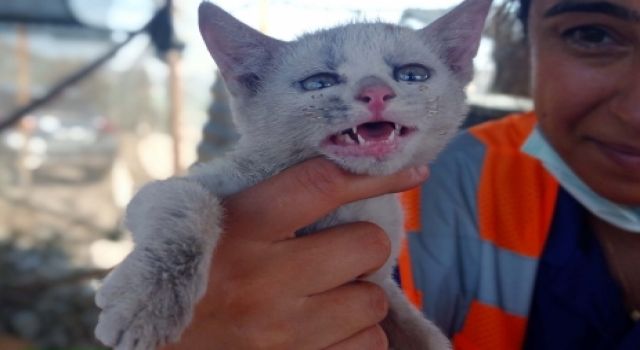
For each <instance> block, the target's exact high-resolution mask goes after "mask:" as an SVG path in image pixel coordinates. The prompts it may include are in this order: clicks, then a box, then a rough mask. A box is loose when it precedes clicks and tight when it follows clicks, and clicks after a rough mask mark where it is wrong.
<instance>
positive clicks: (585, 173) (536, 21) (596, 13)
mask: <svg viewBox="0 0 640 350" xmlns="http://www.w3.org/2000/svg"><path fill="white" fill-rule="evenodd" d="M529 33H530V40H531V48H532V63H533V65H532V67H533V93H534V100H535V106H536V112H537V114H538V116H539V120H540V127H541V128H542V131H543V133H544V134H545V136H546V137H547V138H548V140H549V142H550V143H551V144H552V145H553V146H554V148H555V149H556V150H557V152H558V153H559V154H560V156H561V157H562V158H563V159H564V160H565V161H566V162H567V164H568V165H569V166H570V167H571V168H572V169H573V170H574V171H575V172H576V173H577V174H578V176H579V177H580V178H582V179H583V180H584V181H585V182H586V183H587V184H588V185H589V186H590V187H591V188H592V189H594V190H595V191H596V192H598V193H599V194H601V195H603V196H604V197H606V198H608V199H610V200H613V201H615V202H618V203H623V204H630V205H636V206H637V205H640V0H607V1H593V0H534V1H532V3H531V9H530V18H529Z"/></svg>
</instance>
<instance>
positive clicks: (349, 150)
mask: <svg viewBox="0 0 640 350" xmlns="http://www.w3.org/2000/svg"><path fill="white" fill-rule="evenodd" d="M415 130H416V129H415V128H411V127H407V126H403V125H400V124H397V123H393V122H389V121H380V122H368V123H363V124H360V125H358V126H354V127H352V128H350V129H346V130H343V131H341V132H339V133H336V134H333V135H331V136H330V137H329V139H328V145H329V146H330V147H331V148H334V151H336V152H337V153H339V155H348V156H384V155H386V154H388V153H391V152H393V151H395V150H397V149H398V146H399V145H400V144H401V142H402V141H403V139H404V138H406V137H407V136H408V135H410V134H411V133H412V132H414V131H415Z"/></svg>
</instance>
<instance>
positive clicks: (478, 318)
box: [399, 114, 558, 350]
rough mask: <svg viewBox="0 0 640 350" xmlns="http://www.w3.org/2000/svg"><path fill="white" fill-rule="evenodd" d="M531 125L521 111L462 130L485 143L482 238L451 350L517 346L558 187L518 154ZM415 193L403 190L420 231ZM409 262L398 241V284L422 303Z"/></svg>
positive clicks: (410, 219) (410, 220) (413, 227)
mask: <svg viewBox="0 0 640 350" xmlns="http://www.w3.org/2000/svg"><path fill="white" fill-rule="evenodd" d="M535 124H536V118H535V116H534V115H533V114H526V115H517V116H510V117H506V118H504V119H502V120H500V121H497V122H491V123H485V124H482V125H480V126H477V127H474V128H472V129H470V130H469V133H470V134H471V135H473V137H475V138H476V139H477V140H478V141H480V142H481V143H482V144H483V145H484V146H485V147H486V151H485V156H484V159H483V160H482V170H481V174H480V179H479V182H478V188H477V208H478V232H479V235H480V238H481V240H482V242H483V244H482V253H481V259H480V262H479V264H480V269H479V272H478V273H479V274H480V276H479V278H478V286H477V290H476V292H475V293H476V294H475V299H474V300H473V301H472V302H471V305H470V306H469V307H468V311H467V313H466V316H465V318H464V323H463V325H462V328H461V329H459V330H457V332H456V333H455V334H454V335H453V342H454V347H455V348H456V349H457V350H458V349H462V350H467V349H469V350H472V349H473V350H476V349H483V350H484V349H491V350H502V349H504V350H513V349H519V348H521V346H522V343H523V339H524V334H525V329H526V323H527V319H526V317H527V315H528V311H529V304H530V299H531V296H532V293H533V285H534V282H535V271H536V269H537V259H538V258H539V256H540V255H541V253H542V249H543V248H544V243H545V241H546V238H547V233H548V230H549V226H550V224H551V220H552V216H553V211H554V206H555V201H556V194H557V189H558V185H557V182H556V181H555V179H553V178H552V177H551V176H550V175H549V174H548V173H547V172H546V171H545V170H544V168H543V167H542V166H541V164H540V163H539V162H538V161H537V160H535V159H533V158H530V157H528V156H526V155H524V154H523V153H521V152H520V147H521V145H522V144H523V143H524V141H525V140H526V138H527V136H528V135H529V133H530V132H531V131H532V130H533V128H534V127H535ZM419 196H420V192H419V190H412V191H409V192H407V193H405V194H403V205H404V207H405V210H406V213H407V220H406V229H407V232H410V233H411V232H419V231H420V229H421V222H420V217H419V213H420V198H419ZM411 260H412V259H411V256H410V250H409V249H408V247H407V245H405V246H403V250H402V252H401V254H400V258H399V272H400V279H401V283H402V288H403V290H405V293H407V295H408V297H409V299H410V300H411V301H413V302H414V304H416V305H417V306H421V304H422V292H421V291H420V290H419V288H418V287H417V286H416V285H415V284H414V282H413V281H414V280H413V274H412V269H411ZM414 261H415V260H414ZM426 298H428V295H427V296H426Z"/></svg>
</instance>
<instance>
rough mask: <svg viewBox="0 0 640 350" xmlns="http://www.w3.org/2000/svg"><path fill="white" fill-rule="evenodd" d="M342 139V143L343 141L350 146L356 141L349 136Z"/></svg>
mask: <svg viewBox="0 0 640 350" xmlns="http://www.w3.org/2000/svg"><path fill="white" fill-rule="evenodd" d="M343 137H344V141H345V142H346V143H347V144H350V145H355V144H356V141H355V140H354V139H352V138H351V136H349V135H344V136H343Z"/></svg>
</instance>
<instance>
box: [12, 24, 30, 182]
mask: <svg viewBox="0 0 640 350" xmlns="http://www.w3.org/2000/svg"><path fill="white" fill-rule="evenodd" d="M30 61H31V55H30V53H29V36H28V31H27V26H26V24H22V23H21V24H18V25H17V27H16V64H17V82H16V102H17V105H18V106H24V105H26V104H27V103H29V101H30V100H31V74H30ZM18 128H19V130H20V133H21V134H22V140H23V144H22V147H21V148H20V151H19V153H18V159H17V164H15V166H16V167H17V168H18V176H19V185H20V187H21V188H22V190H23V193H24V194H27V192H28V189H29V187H30V186H31V171H30V170H29V169H28V167H27V165H26V164H25V160H26V157H27V154H28V145H29V139H30V138H31V130H30V129H29V128H28V127H27V124H26V123H25V120H24V119H23V120H22V121H21V122H20V124H19V126H18Z"/></svg>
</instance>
